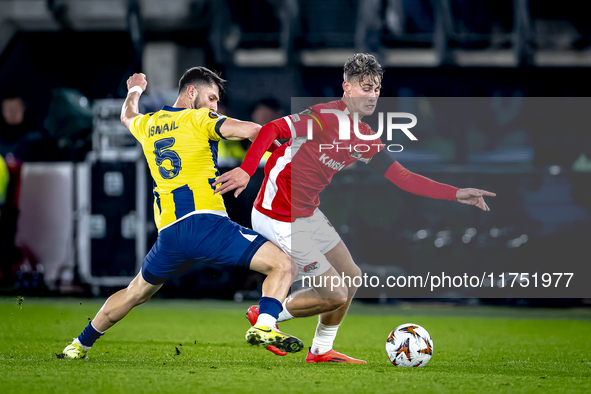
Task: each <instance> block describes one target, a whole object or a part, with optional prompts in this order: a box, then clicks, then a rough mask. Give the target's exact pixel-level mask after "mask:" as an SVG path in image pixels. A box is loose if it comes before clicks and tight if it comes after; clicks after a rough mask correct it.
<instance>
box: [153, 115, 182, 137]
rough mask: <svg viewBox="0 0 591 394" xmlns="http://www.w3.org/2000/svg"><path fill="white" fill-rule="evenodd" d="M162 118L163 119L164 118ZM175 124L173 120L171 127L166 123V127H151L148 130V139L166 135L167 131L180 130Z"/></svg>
mask: <svg viewBox="0 0 591 394" xmlns="http://www.w3.org/2000/svg"><path fill="white" fill-rule="evenodd" d="M160 118H162V116H161V117H160ZM174 122H175V121H174V120H173V121H172V123H171V124H170V125H169V124H168V123H164V125H162V126H152V127H150V128H149V129H148V137H153V136H155V135H159V134H164V133H166V132H167V131H172V130H176V129H178V128H179V127H178V126H177V125H176V124H175V123H174Z"/></svg>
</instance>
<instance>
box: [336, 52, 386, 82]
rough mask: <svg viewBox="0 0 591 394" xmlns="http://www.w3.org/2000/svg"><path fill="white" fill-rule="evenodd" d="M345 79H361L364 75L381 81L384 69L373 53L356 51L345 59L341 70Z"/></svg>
mask: <svg viewBox="0 0 591 394" xmlns="http://www.w3.org/2000/svg"><path fill="white" fill-rule="evenodd" d="M343 71H344V72H343V78H344V79H345V81H349V82H353V81H360V82H361V81H363V80H364V79H365V78H366V77H370V78H371V79H375V78H377V79H378V81H380V82H381V81H382V77H383V76H384V70H383V69H382V66H381V65H380V63H378V61H377V60H376V58H375V56H374V55H370V54H369V53H356V54H354V55H353V56H351V57H350V58H349V59H347V62H346V63H345V67H344V70H343Z"/></svg>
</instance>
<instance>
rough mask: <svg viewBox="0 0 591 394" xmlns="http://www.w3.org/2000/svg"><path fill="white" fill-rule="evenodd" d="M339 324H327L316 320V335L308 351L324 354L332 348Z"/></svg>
mask: <svg viewBox="0 0 591 394" xmlns="http://www.w3.org/2000/svg"><path fill="white" fill-rule="evenodd" d="M338 329H339V326H338V325H337V326H327V325H325V324H322V323H321V322H320V321H318V326H317V327H316V335H314V339H313V340H312V348H311V349H310V352H312V354H324V353H326V352H328V351H329V350H332V344H333V343H334V340H335V338H336V337H337V331H338Z"/></svg>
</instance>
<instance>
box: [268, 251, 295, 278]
mask: <svg viewBox="0 0 591 394" xmlns="http://www.w3.org/2000/svg"><path fill="white" fill-rule="evenodd" d="M272 269H273V271H275V272H278V273H279V274H281V275H282V276H289V275H292V270H293V268H292V264H291V259H290V258H289V257H288V256H287V255H286V254H284V253H280V254H279V255H278V257H277V258H276V259H275V261H274V264H273V267H272Z"/></svg>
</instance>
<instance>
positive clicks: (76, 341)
mask: <svg viewBox="0 0 591 394" xmlns="http://www.w3.org/2000/svg"><path fill="white" fill-rule="evenodd" d="M73 343H77V344H78V345H80V347H82V349H84V350H86V351H89V350H90V348H91V347H90V346H84V345H83V344H82V343H80V341H79V340H78V338H74V342H73Z"/></svg>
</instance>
